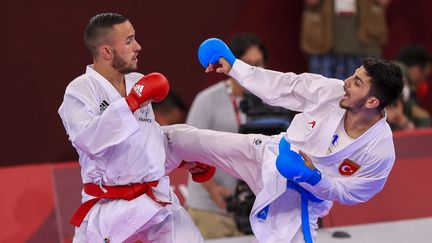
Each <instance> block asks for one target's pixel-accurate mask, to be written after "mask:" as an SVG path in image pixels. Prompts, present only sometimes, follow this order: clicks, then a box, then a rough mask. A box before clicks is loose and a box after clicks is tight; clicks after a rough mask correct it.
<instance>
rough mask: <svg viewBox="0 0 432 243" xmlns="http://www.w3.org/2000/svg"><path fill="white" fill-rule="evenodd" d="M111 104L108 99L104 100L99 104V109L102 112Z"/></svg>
mask: <svg viewBox="0 0 432 243" xmlns="http://www.w3.org/2000/svg"><path fill="white" fill-rule="evenodd" d="M108 106H109V104H108V102H107V101H106V100H103V101H102V103H100V105H99V109H100V111H101V112H103V111H105V110H106V108H108Z"/></svg>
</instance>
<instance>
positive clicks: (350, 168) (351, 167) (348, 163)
mask: <svg viewBox="0 0 432 243" xmlns="http://www.w3.org/2000/svg"><path fill="white" fill-rule="evenodd" d="M358 169H360V165H358V164H356V163H355V162H354V161H352V160H349V159H345V160H344V161H343V162H342V164H341V165H340V166H339V174H341V175H343V176H350V175H352V174H354V173H355V172H356V171H357V170H358Z"/></svg>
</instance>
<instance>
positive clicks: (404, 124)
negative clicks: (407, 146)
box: [386, 97, 415, 130]
mask: <svg viewBox="0 0 432 243" xmlns="http://www.w3.org/2000/svg"><path fill="white" fill-rule="evenodd" d="M386 111H387V122H388V123H389V124H390V127H391V128H392V130H413V129H415V125H414V123H413V122H412V121H411V120H410V119H409V118H408V117H407V116H406V115H405V113H404V102H403V100H402V97H401V98H400V99H398V100H397V101H396V102H395V103H394V104H391V105H389V106H388V107H387V108H386Z"/></svg>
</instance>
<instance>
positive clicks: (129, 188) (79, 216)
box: [70, 181, 170, 227]
mask: <svg viewBox="0 0 432 243" xmlns="http://www.w3.org/2000/svg"><path fill="white" fill-rule="evenodd" d="M158 183H159V181H150V182H144V183H133V184H130V185H125V186H103V188H104V189H105V190H106V192H104V191H102V189H101V187H100V186H99V185H96V184H84V192H85V193H87V194H88V195H91V196H94V197H96V198H93V199H91V200H88V201H87V202H85V203H83V204H81V206H80V207H79V208H78V210H77V211H75V213H74V215H73V216H72V218H71V220H70V223H71V224H73V225H75V226H77V227H79V226H80V225H81V223H82V221H83V220H84V218H85V217H86V215H87V213H88V212H89V211H90V209H91V208H92V207H93V206H94V205H95V204H96V203H97V202H98V201H99V200H101V199H102V198H109V199H125V200H128V201H130V200H132V199H135V198H137V197H139V196H141V195H142V194H147V195H148V196H149V197H150V198H151V199H153V201H155V202H157V203H159V204H160V205H162V206H165V205H167V204H170V202H162V201H159V200H158V199H157V198H156V197H155V196H154V194H153V191H152V187H156V186H157V185H158Z"/></svg>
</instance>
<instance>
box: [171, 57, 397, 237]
mask: <svg viewBox="0 0 432 243" xmlns="http://www.w3.org/2000/svg"><path fill="white" fill-rule="evenodd" d="M230 76H232V77H233V78H235V79H236V80H238V81H239V82H240V84H241V85H243V86H244V87H245V88H246V89H248V90H250V91H251V92H252V93H254V94H255V95H257V96H258V97H260V98H262V99H263V100H264V101H265V102H266V103H268V104H270V105H275V106H282V107H284V108H287V109H291V110H295V111H300V112H302V113H300V114H298V115H296V117H295V118H294V120H293V121H292V123H291V126H290V127H289V128H288V130H287V132H286V133H282V134H280V135H276V136H271V137H268V136H263V135H256V134H249V135H241V134H232V133H221V132H213V131H209V130H198V129H195V128H192V127H189V126H186V125H174V126H168V127H163V129H164V131H165V133H166V135H167V138H168V141H169V149H170V151H169V152H170V153H172V154H175V156H178V158H177V159H179V158H182V159H185V160H187V161H195V160H198V161H203V162H207V163H209V164H213V165H215V166H217V167H220V168H221V169H223V170H225V171H226V172H228V173H230V174H231V175H233V176H236V177H237V178H240V179H242V180H244V181H246V182H247V183H248V184H249V186H250V187H251V189H252V190H253V191H254V193H255V195H256V201H255V204H254V206H253V209H252V212H251V215H250V221H251V225H252V229H253V231H254V234H255V236H256V238H257V239H258V241H259V242H304V239H303V233H302V231H301V210H300V209H301V206H300V194H299V193H298V192H297V191H294V190H292V189H287V186H286V184H287V181H286V179H285V178H284V177H283V176H282V175H280V174H279V172H278V171H277V169H276V166H275V161H276V158H277V156H278V153H279V151H278V144H279V141H280V139H281V138H282V136H285V139H286V140H287V141H288V142H289V143H291V147H292V149H293V150H295V151H298V150H299V149H301V150H303V151H305V152H306V153H307V154H308V155H310V157H311V159H312V161H313V162H314V165H315V167H316V168H318V169H319V170H320V171H321V172H322V179H321V181H320V182H319V183H318V184H316V185H315V186H311V185H309V184H307V183H300V185H301V186H302V187H303V188H304V189H306V190H308V191H309V192H311V193H312V194H314V195H315V196H316V197H318V198H320V199H323V200H324V201H323V202H321V203H316V202H311V201H309V219H310V220H309V221H310V227H311V231H312V232H311V233H312V238H313V239H315V238H316V232H315V229H316V228H317V224H316V222H317V219H318V217H322V216H324V215H326V214H327V213H328V211H329V210H330V208H331V207H332V201H338V202H340V203H342V204H355V203H361V202H365V201H367V200H369V199H370V198H371V197H372V196H373V195H375V194H376V193H378V192H379V191H380V190H381V189H382V188H383V186H384V183H385V181H386V179H387V177H388V175H389V173H390V170H391V168H392V166H393V163H394V159H395V153H394V146H393V139H392V133H391V130H390V127H389V125H388V124H387V123H386V119H385V117H384V118H382V119H381V120H380V121H378V122H377V123H376V124H375V125H374V126H373V127H371V128H370V129H368V130H367V131H366V132H365V133H364V134H363V135H361V136H360V137H359V138H357V139H356V140H354V142H352V143H351V144H349V145H348V146H347V147H345V148H343V149H341V150H339V151H337V152H335V153H332V154H329V155H327V151H328V148H329V145H330V143H331V142H332V138H333V135H334V132H335V130H336V128H337V126H338V124H339V123H340V122H341V121H342V119H343V118H344V114H345V110H344V109H342V108H340V107H339V101H340V99H341V97H342V96H343V95H344V94H345V92H344V91H343V82H342V81H341V80H336V79H328V78H325V77H322V76H320V75H314V74H301V75H296V74H293V73H285V74H284V73H280V72H275V71H269V70H265V69H262V68H258V67H253V66H250V65H248V64H246V63H244V62H242V61H240V60H236V62H235V63H234V65H233V68H232V70H231V72H230ZM345 159H350V160H352V161H354V162H355V163H357V164H358V165H359V166H360V168H359V169H358V170H357V171H356V172H355V173H354V174H352V175H350V176H343V175H341V174H340V173H339V171H338V168H339V166H340V165H341V163H342V162H343V161H344V160H345ZM268 204H270V209H269V213H268V217H267V219H266V220H261V221H260V220H259V219H258V218H257V214H258V212H259V211H260V210H261V209H263V208H264V207H265V206H267V205H268Z"/></svg>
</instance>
